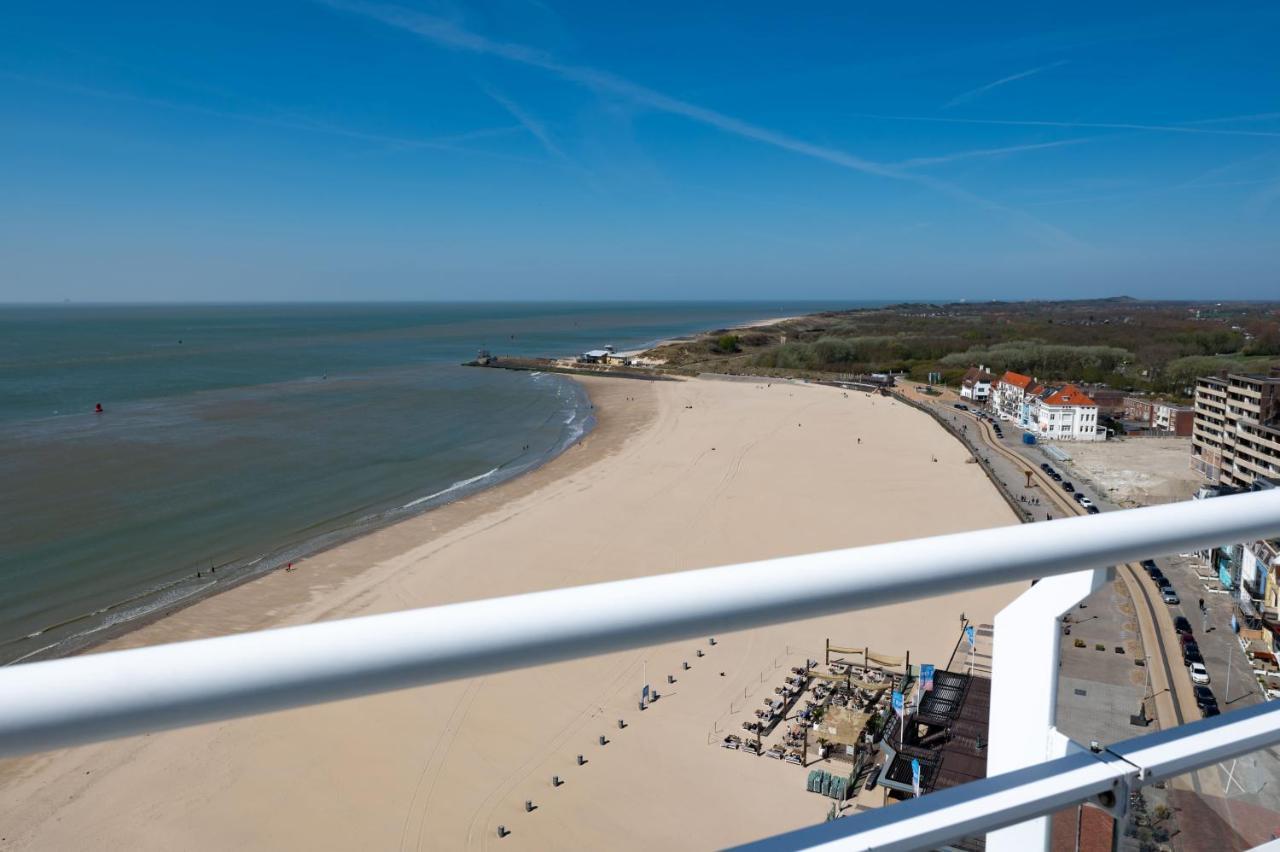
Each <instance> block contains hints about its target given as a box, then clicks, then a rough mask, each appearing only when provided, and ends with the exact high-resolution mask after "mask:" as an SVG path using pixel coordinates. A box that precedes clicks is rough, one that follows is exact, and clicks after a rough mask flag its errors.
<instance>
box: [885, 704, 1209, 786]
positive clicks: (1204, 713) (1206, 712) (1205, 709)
mask: <svg viewBox="0 0 1280 852" xmlns="http://www.w3.org/2000/svg"><path fill="white" fill-rule="evenodd" d="M1221 714H1222V711H1221V710H1219V709H1218V705H1217V704H1206V705H1205V706H1204V707H1201V708H1200V718H1201V719H1208V718H1209V717H1210V716H1219V715H1221ZM871 774H872V775H873V776H874V775H875V773H874V772H873V773H871Z"/></svg>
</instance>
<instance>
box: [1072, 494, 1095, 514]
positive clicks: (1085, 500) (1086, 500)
mask: <svg viewBox="0 0 1280 852" xmlns="http://www.w3.org/2000/svg"><path fill="white" fill-rule="evenodd" d="M1076 496H1077V497H1079V498H1080V499H1079V500H1077V501H1076V502H1077V503H1079V504H1080V505H1081V506H1083V507H1084V508H1085V509H1086V510H1088V509H1092V508H1093V501H1092V500H1090V499H1089V498H1088V497H1085V496H1084V495H1083V494H1081V493H1080V492H1078V491H1077V492H1076Z"/></svg>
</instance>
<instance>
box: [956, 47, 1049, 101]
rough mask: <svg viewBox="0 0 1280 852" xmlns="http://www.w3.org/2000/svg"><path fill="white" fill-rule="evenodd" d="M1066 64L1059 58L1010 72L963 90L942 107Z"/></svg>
mask: <svg viewBox="0 0 1280 852" xmlns="http://www.w3.org/2000/svg"><path fill="white" fill-rule="evenodd" d="M1066 64H1067V60H1065V59H1059V60H1058V61H1057V62H1050V63H1049V64H1048V65H1041V66H1040V67H1039V68H1030V69H1028V70H1026V71H1019V72H1018V73H1017V74H1010V75H1009V76H1008V77H1001V78H1000V79H999V80H995V81H994V82H991V83H987V84H986V85H985V86H979V87H978V88H976V89H970V90H969V91H967V92H961V93H960V94H958V95H956V96H955V97H954V98H952V99H951V100H949V101H947V102H946V103H945V104H944V105H943V107H942V108H943V109H948V108H950V107H953V106H956V105H957V104H962V103H964V102H965V101H971V100H973V99H974V98H976V97H978V96H979V95H983V94H986V93H987V92H989V91H991V90H992V89H994V88H996V87H998V86H1003V85H1005V84H1006V83H1012V82H1013V81H1014V80H1022V79H1024V78H1026V77H1030V76H1031V75H1033V74H1039V73H1040V72H1041V71H1048V70H1050V69H1051V68H1057V67H1059V66H1061V65H1066Z"/></svg>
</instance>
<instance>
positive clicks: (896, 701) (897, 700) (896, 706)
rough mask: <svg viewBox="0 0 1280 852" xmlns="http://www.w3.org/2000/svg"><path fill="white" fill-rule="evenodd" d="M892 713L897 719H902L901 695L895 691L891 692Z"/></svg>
mask: <svg viewBox="0 0 1280 852" xmlns="http://www.w3.org/2000/svg"><path fill="white" fill-rule="evenodd" d="M893 712H895V713H897V714H898V718H902V713H903V703H902V693H901V692H899V691H898V690H896V689H895V690H894V691H893Z"/></svg>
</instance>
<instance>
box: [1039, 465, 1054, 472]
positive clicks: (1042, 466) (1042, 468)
mask: <svg viewBox="0 0 1280 852" xmlns="http://www.w3.org/2000/svg"><path fill="white" fill-rule="evenodd" d="M1040 469H1041V470H1043V471H1044V472H1045V473H1048V472H1049V471H1051V470H1053V467H1052V466H1051V465H1050V464H1049V463H1048V462H1040Z"/></svg>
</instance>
